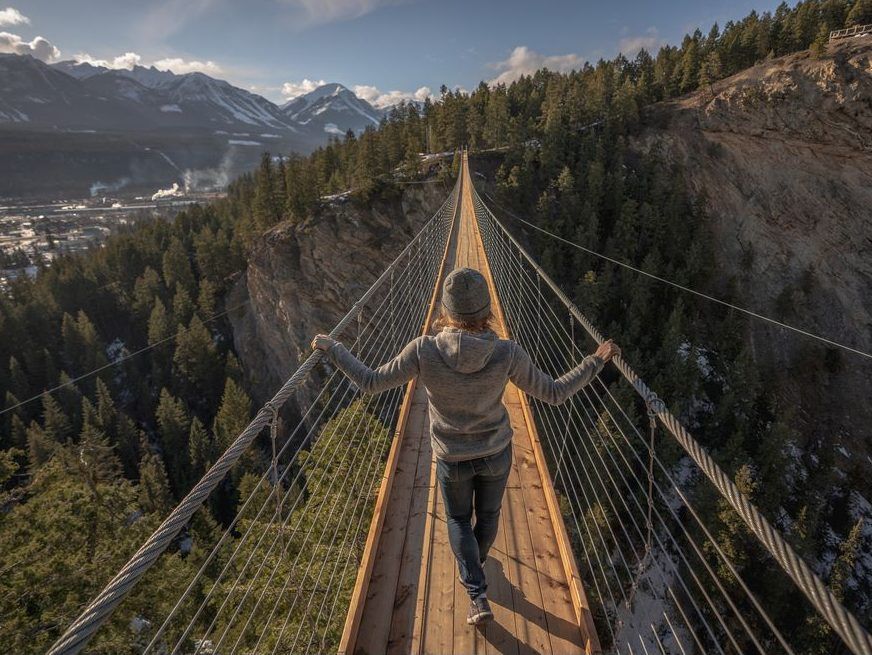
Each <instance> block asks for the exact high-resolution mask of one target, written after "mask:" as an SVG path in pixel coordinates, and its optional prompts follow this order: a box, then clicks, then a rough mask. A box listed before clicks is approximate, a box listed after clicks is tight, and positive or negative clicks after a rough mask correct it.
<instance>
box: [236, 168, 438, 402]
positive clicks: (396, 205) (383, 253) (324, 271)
mask: <svg viewBox="0 0 872 655" xmlns="http://www.w3.org/2000/svg"><path fill="white" fill-rule="evenodd" d="M449 191H450V189H449V188H448V187H446V186H444V185H442V184H439V183H433V184H417V185H409V186H406V187H404V190H403V191H402V192H401V193H400V194H398V195H397V197H394V198H391V199H388V200H381V201H376V202H374V203H372V205H371V206H369V207H367V208H365V209H361V208H359V207H356V206H354V204H353V203H352V202H350V201H348V200H347V199H342V198H340V199H336V200H332V201H331V202H329V203H326V204H325V205H324V206H322V207H321V208H320V209H319V210H318V212H317V213H316V215H314V216H311V217H309V218H308V219H306V220H305V221H302V222H300V223H298V224H292V223H282V224H280V225H277V226H275V227H274V228H272V229H271V230H269V231H268V232H266V233H265V234H264V235H263V236H261V237H260V239H259V240H258V241H257V242H256V243H255V244H254V246H253V248H252V253H251V256H250V258H249V264H248V268H247V270H246V272H245V274H244V275H243V276H242V277H241V278H240V280H239V281H238V282H237V283H236V286H235V287H234V289H233V291H232V293H231V297H230V298H229V299H228V301H227V303H228V305H231V306H232V305H236V304H238V303H241V302H244V301H246V300H248V301H250V302H249V304H248V305H247V306H246V307H245V309H244V311H242V312H238V313H235V315H234V316H233V317H232V318H231V322H232V325H233V340H234V346H235V348H236V352H237V353H238V354H239V357H240V361H241V362H242V365H243V368H244V370H245V372H246V375H247V377H248V379H249V380H250V383H251V386H250V388H251V389H252V391H253V393H254V396H255V399H256V400H257V401H258V402H259V403H260V402H263V401H266V400H268V399H269V398H271V397H272V395H273V394H274V393H275V392H276V391H277V390H278V388H279V386H281V384H282V383H283V382H284V381H285V380H286V379H287V378H288V377H290V375H291V373H293V371H294V370H295V369H296V368H297V366H298V365H299V363H300V362H301V361H302V360H303V359H305V357H307V356H308V354H309V352H310V350H309V342H310V341H311V339H312V337H313V336H314V335H315V334H317V333H319V332H324V333H326V332H329V331H330V329H332V327H333V326H334V325H335V324H336V323H337V322H338V321H339V319H340V318H342V316H344V315H345V314H346V313H347V312H348V310H349V309H350V308H351V306H352V305H353V304H354V302H355V301H356V300H357V299H358V298H359V297H360V296H361V295H363V293H364V292H365V291H366V290H367V289H368V288H369V287H370V285H371V284H372V283H373V282H374V281H375V280H376V278H377V277H378V276H379V275H380V274H381V273H382V271H383V270H384V269H385V267H386V266H387V265H388V264H389V263H390V262H391V261H392V260H393V259H394V258H395V257H396V255H397V254H399V252H400V251H401V250H402V249H403V248H404V247H405V246H406V244H408V242H409V241H410V240H411V238H412V237H413V236H414V235H415V234H416V233H417V232H418V231H419V230H420V229H421V227H423V225H424V223H425V222H426V221H427V220H428V219H429V218H430V217H431V216H432V215H433V214H434V213H435V211H436V210H437V209H438V208H439V206H440V205H441V204H442V202H443V201H444V200H445V198H446V197H447V195H448V193H449Z"/></svg>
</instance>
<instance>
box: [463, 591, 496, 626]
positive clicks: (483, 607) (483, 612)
mask: <svg viewBox="0 0 872 655" xmlns="http://www.w3.org/2000/svg"><path fill="white" fill-rule="evenodd" d="M493 618H494V613H493V612H492V611H491V607H490V603H488V602H487V598H486V597H485V596H479V597H478V598H476V599H475V600H473V601H472V602H471V603H470V604H469V611H468V612H467V613H466V622H467V623H468V624H469V625H480V624H482V623H484V622H485V621H490V620H491V619H493Z"/></svg>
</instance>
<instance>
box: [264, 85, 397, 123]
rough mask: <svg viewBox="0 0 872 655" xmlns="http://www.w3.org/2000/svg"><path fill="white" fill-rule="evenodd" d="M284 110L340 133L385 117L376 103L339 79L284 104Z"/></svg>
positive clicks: (290, 115)
mask: <svg viewBox="0 0 872 655" xmlns="http://www.w3.org/2000/svg"><path fill="white" fill-rule="evenodd" d="M281 110H282V113H283V114H284V115H285V116H287V117H288V118H289V119H290V120H292V121H295V122H298V123H300V124H302V125H306V126H307V127H310V128H311V129H317V130H319V131H323V132H325V133H327V134H330V135H337V136H338V135H341V134H344V133H345V131H346V130H349V129H351V130H354V131H355V132H362V131H363V130H365V129H366V128H367V127H370V126H373V127H374V126H377V125H378V124H379V121H380V120H381V113H380V112H379V111H378V110H377V109H376V108H375V107H373V106H372V105H371V104H369V103H368V102H367V101H366V100H363V99H361V98H358V97H357V96H356V95H355V94H354V92H353V91H351V90H350V89H348V88H346V87H344V86H343V85H341V84H339V83H337V82H332V83H330V84H323V85H321V86H319V87H318V88H317V89H314V90H313V91H310V92H309V93H306V94H304V95H301V96H298V97H296V98H294V99H292V100H290V101H288V102H286V103H285V104H284V105H282V106H281Z"/></svg>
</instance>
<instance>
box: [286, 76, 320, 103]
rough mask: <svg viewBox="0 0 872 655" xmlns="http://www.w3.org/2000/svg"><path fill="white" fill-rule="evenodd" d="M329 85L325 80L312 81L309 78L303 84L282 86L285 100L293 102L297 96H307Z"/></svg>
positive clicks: (295, 83) (291, 83)
mask: <svg viewBox="0 0 872 655" xmlns="http://www.w3.org/2000/svg"><path fill="white" fill-rule="evenodd" d="M325 84H327V82H325V81H324V80H310V79H309V78H308V77H307V78H305V79H304V80H303V81H302V82H285V83H284V84H282V96H283V97H284V98H285V100H293V99H294V98H296V97H297V96H301V95H305V94H307V93H310V92H312V91H314V90H315V89H317V88H318V87H319V86H324V85H325Z"/></svg>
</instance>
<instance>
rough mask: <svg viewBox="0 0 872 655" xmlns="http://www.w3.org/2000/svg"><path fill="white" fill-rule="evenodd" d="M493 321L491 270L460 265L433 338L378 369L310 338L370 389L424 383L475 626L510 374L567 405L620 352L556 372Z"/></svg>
mask: <svg viewBox="0 0 872 655" xmlns="http://www.w3.org/2000/svg"><path fill="white" fill-rule="evenodd" d="M492 321H493V316H492V314H491V299H490V293H489V291H488V286H487V281H486V280H485V278H484V276H483V275H482V274H481V273H479V272H478V271H476V270H473V269H471V268H459V269H456V270H454V271H452V272H451V273H450V274H449V275H448V276H447V277H446V278H445V283H444V285H443V288H442V315H441V317H440V318H439V319H438V320H437V321H436V328H437V329H439V332H438V333H437V334H436V336H429V335H427V336H421V337H418V338H417V339H415V340H414V341H412V342H411V343H409V344H408V345H407V346H406V347H405V348H403V350H402V351H401V352H400V354H399V355H397V356H396V357H395V358H394V359H392V360H391V361H389V362H388V363H386V364H384V365H383V366H380V367H379V368H377V369H375V370H373V369H371V368H369V367H368V366H366V365H365V364H363V363H362V362H361V361H359V360H358V359H357V358H356V357H354V355H352V354H351V353H350V352H349V351H348V350H347V349H346V348H345V346H343V345H342V344H341V343H339V342H338V341H335V340H334V339H331V338H330V337H328V336H325V335H323V334H319V335H318V336H316V337H315V338H314V339H313V340H312V348H317V349H320V350H323V351H325V352H326V353H327V356H328V357H329V358H330V360H331V361H332V362H333V363H334V364H335V365H336V366H338V367H339V368H340V369H341V370H342V371H343V372H344V373H345V374H346V375H347V376H348V377H349V378H350V379H351V381H352V382H354V384H356V385H357V386H358V387H360V389H361V390H362V391H364V392H366V393H378V392H380V391H385V390H387V389H391V388H394V387H398V386H400V385H403V384H405V383H407V382H408V381H409V380H411V379H412V378H414V377H415V376H417V377H418V380H419V381H420V383H421V384H423V385H424V387H425V388H426V390H427V397H428V399H429V405H430V407H429V412H430V426H431V433H430V439H431V443H432V446H433V452H434V453H435V455H436V474H437V477H438V479H439V486H440V488H441V489H442V498H443V500H444V502H445V514H446V518H447V523H448V538H449V541H450V543H451V549H452V551H453V552H454V555H455V557H456V558H457V565H458V569H459V573H460V581H461V582H462V584H463V586H464V587H465V588H466V590H467V592H468V593H469V597H470V599H471V602H470V607H469V612H468V614H467V619H466V620H467V623H469V624H479V623H481V622H483V621H487V620H489V619H492V618H493V612H492V611H491V608H490V605H489V603H488V600H487V595H486V591H487V581H486V580H485V573H484V562H485V560H486V559H487V553H488V550H489V549H490V547H491V545H492V544H493V542H494V539H495V538H496V535H497V528H498V525H499V518H500V509H501V506H502V501H503V494H504V492H505V488H506V481H507V480H508V477H509V471H510V469H511V465H512V445H511V442H512V426H511V423H510V421H509V415H508V412H507V411H506V408H505V406H504V405H503V402H502V398H503V392H504V390H505V387H506V384H507V383H508V382H509V381H511V382H512V383H513V384H515V386H517V387H518V388H519V389H521V390H522V391H524V392H525V393H527V394H528V395H530V396H533V397H534V398H538V399H539V400H542V401H544V402H547V403H551V404H558V403H562V402H563V401H565V400H566V399H568V398H569V397H570V396H572V395H573V394H575V393H577V392H578V391H579V390H581V388H582V387H584V386H585V385H586V384H588V383H590V382H591V381H592V380H593V379H594V378H595V377H596V375H597V374H598V373H599V372H600V370H602V367H603V366H604V365H605V363H606V362H608V361H609V360H610V359H611V358H612V357H614V356H615V355H619V354H620V349H619V348H618V346H617V345H615V344H614V343H613V342H612V341H611V340H609V341H606V342H604V343H603V344H602V345H600V346H599V348H597V350H596V352H595V353H594V354H593V355H589V356H588V357H585V358H584V359H583V360H582V362H581V363H580V364H579V365H578V366H576V367H575V368H573V369H572V370H571V371H569V372H568V373H566V374H565V375H563V376H561V377H560V378H558V379H557V380H555V379H553V378H552V377H551V376H549V375H548V374H547V373H545V372H543V371H541V370H540V369H539V368H538V367H537V366H536V365H535V364H534V363H533V361H532V360H531V359H530V356H529V355H528V354H527V352H526V351H524V349H523V348H521V346H520V345H518V344H517V343H516V342H514V341H511V340H507V339H500V338H499V337H498V336H497V335H496V334H495V333H494V332H493V330H492V329H491V324H492ZM473 511H474V513H475V525H473V523H472V516H473Z"/></svg>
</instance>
